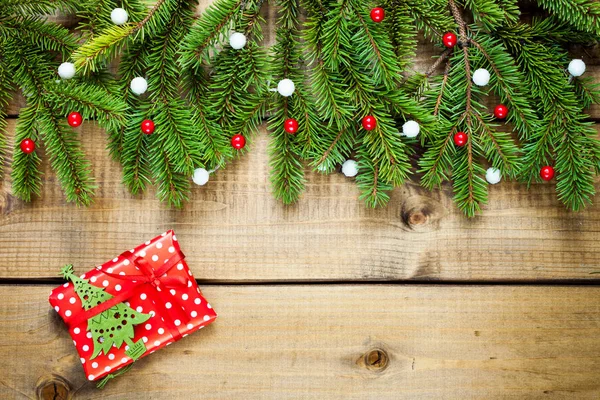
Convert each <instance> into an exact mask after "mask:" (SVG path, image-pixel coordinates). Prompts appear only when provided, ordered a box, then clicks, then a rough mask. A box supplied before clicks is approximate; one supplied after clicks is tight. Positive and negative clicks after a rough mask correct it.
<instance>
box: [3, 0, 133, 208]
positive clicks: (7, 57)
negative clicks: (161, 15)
mask: <svg viewBox="0 0 600 400" xmlns="http://www.w3.org/2000/svg"><path fill="white" fill-rule="evenodd" d="M76 5H77V6H82V7H83V4H78V3H76V2H74V1H72V0H56V1H45V0H44V1H24V2H23V1H12V0H0V53H1V55H0V175H2V172H3V171H2V168H3V166H4V165H5V160H6V155H7V149H8V147H12V149H13V154H12V157H11V158H10V160H11V161H12V162H11V179H10V180H11V182H12V190H11V193H12V194H13V195H14V196H16V197H18V198H20V199H23V200H25V201H30V200H31V199H32V198H34V197H35V196H38V195H39V194H40V192H41V185H42V179H41V158H40V157H41V156H42V155H44V156H46V157H47V158H48V160H49V164H50V167H51V169H52V171H53V172H52V174H55V175H56V181H57V182H58V183H59V184H60V187H61V188H62V190H63V191H64V193H65V196H66V200H67V201H70V202H77V203H78V204H82V205H88V204H90V202H91V200H92V195H93V191H94V188H95V184H94V180H93V178H92V176H91V170H92V169H91V168H90V164H89V162H88V161H87V160H86V158H85V155H84V154H83V151H82V148H81V145H80V143H79V138H78V134H77V133H76V132H74V131H73V130H72V129H71V128H70V127H69V125H68V124H67V118H66V116H67V115H68V114H69V112H71V111H72V110H77V111H78V112H79V113H80V114H81V116H82V117H83V118H86V119H94V120H96V121H97V123H98V124H99V126H100V127H102V128H104V129H114V128H116V127H117V126H120V125H121V124H122V122H123V113H124V110H125V108H126V107H125V104H124V103H123V102H122V101H121V100H120V99H119V98H118V97H117V96H115V93H114V92H113V91H112V89H113V88H114V82H113V83H111V80H110V79H107V81H106V82H104V83H100V80H99V78H100V77H99V76H85V75H83V74H80V73H78V72H77V71H76V68H75V66H74V65H73V63H71V62H69V60H70V56H71V54H72V53H73V52H74V51H75V49H76V48H77V46H78V45H79V43H78V42H79V35H73V34H71V33H69V31H68V30H67V29H66V28H64V27H61V26H59V25H58V24H56V23H54V22H50V21H48V20H47V19H46V17H45V15H49V14H55V13H56V12H57V11H61V12H63V13H64V12H69V13H70V12H74V11H76ZM63 61H64V62H63ZM19 92H22V93H23V94H24V99H25V102H26V104H25V105H24V106H23V108H21V109H20V111H19V116H18V119H17V121H16V128H15V129H14V137H13V139H11V140H14V142H13V143H12V144H11V145H10V146H9V144H8V142H7V136H6V131H5V129H6V123H5V118H6V114H5V113H6V106H7V104H8V102H9V100H10V99H11V97H13V96H14V95H15V94H16V93H19ZM25 139H28V140H30V141H31V144H34V143H35V145H36V147H40V148H41V147H43V148H44V151H41V152H37V151H32V152H30V153H27V152H26V151H23V150H24V149H22V148H21V143H22V142H23V141H24V140H25ZM24 147H25V146H24ZM28 149H33V148H32V147H26V148H25V150H28Z"/></svg>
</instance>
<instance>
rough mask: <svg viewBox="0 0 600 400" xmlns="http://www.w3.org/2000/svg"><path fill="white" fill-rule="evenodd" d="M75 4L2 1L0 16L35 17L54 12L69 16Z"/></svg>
mask: <svg viewBox="0 0 600 400" xmlns="http://www.w3.org/2000/svg"><path fill="white" fill-rule="evenodd" d="M77 4H78V1H76V0H2V7H0V15H12V14H17V15H22V16H25V15H27V16H37V15H40V14H52V13H53V12H55V11H60V12H62V13H65V14H69V13H72V12H73V11H75V9H76V8H77Z"/></svg>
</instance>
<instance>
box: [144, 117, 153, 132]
mask: <svg viewBox="0 0 600 400" xmlns="http://www.w3.org/2000/svg"><path fill="white" fill-rule="evenodd" d="M141 128H142V132H144V134H146V135H151V134H153V133H154V121H152V120H150V119H145V120H143V121H142V125H141Z"/></svg>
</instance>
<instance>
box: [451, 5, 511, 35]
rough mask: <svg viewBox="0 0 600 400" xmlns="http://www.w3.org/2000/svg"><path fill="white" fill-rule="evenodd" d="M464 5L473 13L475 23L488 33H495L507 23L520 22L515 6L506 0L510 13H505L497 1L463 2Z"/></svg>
mask: <svg viewBox="0 0 600 400" xmlns="http://www.w3.org/2000/svg"><path fill="white" fill-rule="evenodd" d="M462 4H463V6H464V7H465V8H467V9H469V10H470V11H471V12H472V13H473V19H474V20H475V23H476V24H480V25H481V26H482V27H483V28H484V29H485V30H486V31H488V32H490V31H494V30H495V29H496V28H498V27H500V26H502V25H504V24H505V23H506V22H507V21H508V22H516V21H517V20H518V14H517V15H515V14H514V11H515V10H514V7H515V6H514V5H513V4H511V2H509V1H508V0H505V1H504V2H503V4H504V5H507V6H508V7H509V12H505V11H504V10H503V9H502V7H500V5H499V4H497V3H496V1H495V0H462ZM455 19H456V16H455Z"/></svg>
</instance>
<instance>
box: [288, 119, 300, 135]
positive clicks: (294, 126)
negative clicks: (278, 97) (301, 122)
mask: <svg viewBox="0 0 600 400" xmlns="http://www.w3.org/2000/svg"><path fill="white" fill-rule="evenodd" d="M285 131H286V132H287V133H291V134H294V133H296V132H298V121H296V120H295V119H294V118H288V119H286V120H285Z"/></svg>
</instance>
